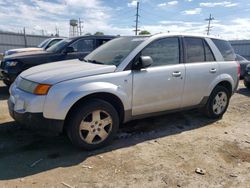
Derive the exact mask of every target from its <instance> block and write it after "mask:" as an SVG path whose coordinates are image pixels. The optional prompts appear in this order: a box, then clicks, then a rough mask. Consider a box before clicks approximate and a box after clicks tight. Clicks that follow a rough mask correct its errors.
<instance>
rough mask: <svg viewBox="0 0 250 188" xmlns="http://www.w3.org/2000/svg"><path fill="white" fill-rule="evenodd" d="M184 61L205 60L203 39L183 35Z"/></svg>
mask: <svg viewBox="0 0 250 188" xmlns="http://www.w3.org/2000/svg"><path fill="white" fill-rule="evenodd" d="M184 40H185V45H186V62H187V63H196V62H203V61H205V52H204V47H203V41H202V39H200V38H192V37H185V38H184Z"/></svg>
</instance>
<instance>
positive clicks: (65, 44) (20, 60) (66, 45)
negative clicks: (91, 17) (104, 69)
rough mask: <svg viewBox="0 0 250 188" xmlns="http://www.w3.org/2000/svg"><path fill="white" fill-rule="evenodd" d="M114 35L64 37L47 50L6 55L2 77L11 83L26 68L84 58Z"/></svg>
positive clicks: (7, 83)
mask: <svg viewBox="0 0 250 188" xmlns="http://www.w3.org/2000/svg"><path fill="white" fill-rule="evenodd" d="M113 38H114V36H105V35H102V36H91V35H90V36H80V37H74V38H67V39H64V40H62V41H60V42H58V43H57V44H55V45H53V46H51V47H50V48H48V49H47V50H46V51H33V52H23V53H18V54H13V55H9V56H5V57H4V59H3V61H2V62H1V65H0V79H2V80H3V82H4V83H5V84H6V85H8V86H9V85H10V84H11V83H12V82H13V81H14V80H15V78H16V77H17V76H18V75H19V74H20V73H21V72H22V71H24V70H26V69H28V68H30V67H33V66H36V65H41V64H44V63H50V62H55V61H63V60H68V59H83V58H84V57H85V56H86V55H87V54H89V53H90V52H91V51H93V50H94V49H96V48H97V47H99V46H100V45H102V44H104V43H105V42H107V41H109V40H111V39H113Z"/></svg>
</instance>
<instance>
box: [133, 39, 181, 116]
mask: <svg viewBox="0 0 250 188" xmlns="http://www.w3.org/2000/svg"><path fill="white" fill-rule="evenodd" d="M179 43H180V41H179V38H178V37H169V38H164V39H160V40H157V41H154V42H152V43H151V44H149V45H148V46H147V47H146V48H144V49H143V50H142V52H141V54H140V55H142V56H150V57H151V58H152V59H153V64H152V65H151V66H150V67H148V68H146V69H142V70H138V71H133V101H132V115H133V116H136V115H140V114H147V113H154V112H161V111H166V110H172V109H178V108H180V105H181V99H182V91H183V84H184V79H185V67H184V64H181V63H180V49H179V46H180V45H179Z"/></svg>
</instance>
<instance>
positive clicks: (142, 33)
mask: <svg viewBox="0 0 250 188" xmlns="http://www.w3.org/2000/svg"><path fill="white" fill-rule="evenodd" d="M139 35H150V32H149V31H147V30H143V31H141V32H140V33H139Z"/></svg>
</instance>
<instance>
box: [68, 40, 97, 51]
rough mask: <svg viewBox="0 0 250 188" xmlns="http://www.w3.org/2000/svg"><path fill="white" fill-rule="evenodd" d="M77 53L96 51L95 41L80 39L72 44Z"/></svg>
mask: <svg viewBox="0 0 250 188" xmlns="http://www.w3.org/2000/svg"><path fill="white" fill-rule="evenodd" d="M70 46H72V47H73V48H74V49H75V51H76V52H90V51H92V50H93V49H94V41H93V40H92V39H80V40H78V41H76V42H74V43H73V44H71V45H70Z"/></svg>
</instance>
